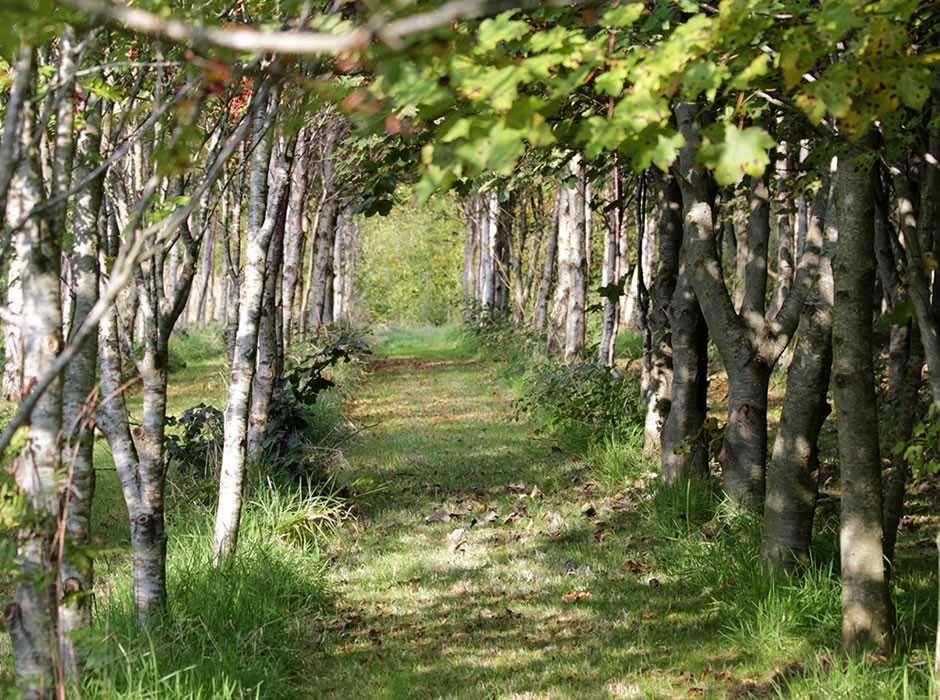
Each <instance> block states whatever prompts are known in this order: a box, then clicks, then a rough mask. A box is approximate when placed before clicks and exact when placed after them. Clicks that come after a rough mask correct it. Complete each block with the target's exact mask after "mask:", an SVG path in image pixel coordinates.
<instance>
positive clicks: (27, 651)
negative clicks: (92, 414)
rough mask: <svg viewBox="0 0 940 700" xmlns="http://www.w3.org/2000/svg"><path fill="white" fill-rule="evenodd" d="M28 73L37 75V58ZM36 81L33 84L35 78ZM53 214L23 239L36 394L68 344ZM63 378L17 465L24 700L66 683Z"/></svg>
mask: <svg viewBox="0 0 940 700" xmlns="http://www.w3.org/2000/svg"><path fill="white" fill-rule="evenodd" d="M28 70H29V71H30V73H31V74H32V76H33V78H35V62H32V63H31V65H30V66H29V67H28ZM31 83H32V81H31ZM35 121H36V115H35V106H34V103H31V104H30V105H29V106H27V107H26V108H25V109H24V114H23V124H22V127H21V134H20V136H21V142H20V143H21V151H20V154H21V159H20V162H19V163H18V165H17V167H16V170H15V172H14V174H13V178H12V180H11V182H10V194H9V199H8V202H7V206H8V208H9V211H10V215H11V217H10V218H15V219H16V220H20V219H21V218H22V217H24V216H25V215H26V214H28V213H29V212H31V211H32V210H33V208H34V207H36V206H37V205H38V204H39V203H40V201H41V200H42V199H43V197H44V192H43V186H42V178H41V173H40V166H39V153H38V139H35V140H34V135H35V128H36V124H35ZM50 223H51V222H50V221H49V219H48V218H46V217H45V216H34V217H32V218H30V219H29V220H27V221H26V223H24V225H23V226H22V227H21V229H20V231H19V232H18V234H17V236H16V254H17V257H18V258H20V260H22V267H21V272H20V278H21V285H22V292H23V316H22V319H23V320H22V341H23V378H22V386H23V387H24V388H25V389H26V390H27V391H28V390H29V388H30V387H31V385H32V384H34V383H35V382H36V381H37V380H38V379H39V378H40V377H42V376H43V375H45V374H46V373H47V372H48V371H49V369H50V367H51V366H52V363H53V362H54V361H55V357H56V354H57V353H58V352H59V350H60V349H61V347H62V336H61V329H62V306H61V297H60V289H59V265H60V259H61V250H60V245H61V241H60V240H59V237H58V234H60V233H61V229H56V228H55V227H53V226H51V225H50ZM61 429H62V380H61V377H60V378H57V379H55V380H54V381H53V382H52V384H51V385H50V386H49V388H48V389H47V390H46V392H45V393H44V394H43V395H42V396H41V397H40V398H39V400H38V401H37V403H36V405H35V406H34V407H33V410H32V412H31V413H30V418H29V439H28V442H27V443H26V445H25V447H24V448H23V449H22V451H21V452H20V454H19V457H18V458H17V460H16V466H15V478H16V483H17V486H18V487H19V488H20V490H21V491H22V492H23V493H24V494H25V496H26V498H27V500H28V502H29V504H30V506H31V507H32V508H33V509H34V513H33V515H32V517H30V518H27V519H26V522H25V523H23V525H21V527H20V532H19V555H20V557H21V564H20V576H19V580H18V581H17V585H16V591H15V593H14V595H13V601H12V602H10V603H8V604H7V606H6V608H5V609H4V611H3V617H4V622H5V623H6V627H7V631H8V632H9V633H10V639H11V641H12V642H13V664H14V668H15V670H16V675H17V678H18V687H19V689H20V690H21V692H22V695H23V697H24V698H27V699H32V698H52V697H54V696H55V693H56V689H57V688H58V687H59V684H60V683H61V678H60V676H59V672H58V669H59V666H58V638H57V625H58V621H57V607H56V593H57V591H56V588H57V586H56V566H55V564H56V552H55V549H54V545H53V542H54V538H55V535H56V529H57V519H58V516H59V513H60V503H59V493H58V486H59V484H58V482H57V478H56V472H57V470H58V469H59V465H60V451H59V450H60V446H59V436H60V431H61Z"/></svg>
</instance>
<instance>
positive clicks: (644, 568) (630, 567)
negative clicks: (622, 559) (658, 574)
mask: <svg viewBox="0 0 940 700" xmlns="http://www.w3.org/2000/svg"><path fill="white" fill-rule="evenodd" d="M623 568H624V569H626V570H627V571H635V572H638V573H639V572H642V573H646V572H649V571H652V570H653V567H652V566H650V565H649V564H639V563H637V562H635V561H633V560H632V559H627V562H626V563H625V564H624V565H623Z"/></svg>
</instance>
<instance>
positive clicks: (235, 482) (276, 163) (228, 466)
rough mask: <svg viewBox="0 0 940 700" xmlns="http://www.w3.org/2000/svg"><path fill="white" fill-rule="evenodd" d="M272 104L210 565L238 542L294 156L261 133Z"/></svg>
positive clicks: (252, 201) (257, 168)
mask: <svg viewBox="0 0 940 700" xmlns="http://www.w3.org/2000/svg"><path fill="white" fill-rule="evenodd" d="M275 95H276V93H275ZM276 108H277V101H276V99H272V100H271V102H270V105H269V107H268V109H267V110H266V111H265V112H260V110H259V114H257V115H256V116H255V119H256V120H257V121H256V122H255V134H256V135H257V137H260V141H261V143H260V145H259V146H258V147H257V148H256V149H255V155H254V158H253V161H252V173H251V191H250V194H249V203H248V216H249V221H248V237H247V241H246V244H245V280H244V282H243V283H242V288H241V293H240V295H239V312H238V342H237V343H236V347H235V357H234V362H233V363H232V369H231V372H230V375H229V391H228V403H227V406H226V410H225V437H224V441H223V446H222V471H221V477H220V482H219V507H218V511H217V513H216V521H215V534H214V539H213V552H214V555H213V565H214V566H221V565H223V564H225V563H226V562H227V561H228V559H229V558H230V557H231V556H232V555H233V554H234V553H235V548H236V545H237V542H238V527H239V522H240V519H241V509H242V500H243V496H244V484H245V457H246V451H245V448H246V444H245V443H246V432H247V428H248V410H249V402H250V400H251V387H252V382H253V380H254V374H255V356H256V352H257V347H258V323H259V318H260V315H261V300H262V296H263V293H264V275H265V263H266V260H267V249H268V244H269V243H270V241H271V237H272V235H273V233H274V228H275V225H276V224H277V222H278V220H279V219H280V208H281V204H282V199H283V196H284V191H285V190H286V188H287V179H288V178H287V173H288V172H289V169H290V158H291V156H292V152H291V151H292V145H290V144H289V145H288V147H287V152H286V153H285V154H283V155H281V156H274V157H273V159H272V155H271V150H272V148H271V143H270V136H262V135H263V134H265V132H266V131H267V129H268V127H269V125H270V124H271V122H272V120H273V119H274V115H275V113H276ZM272 160H273V162H272ZM269 167H270V168H272V169H273V171H274V184H273V186H272V187H271V189H270V191H268V188H267V180H268V171H269Z"/></svg>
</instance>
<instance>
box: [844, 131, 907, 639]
mask: <svg viewBox="0 0 940 700" xmlns="http://www.w3.org/2000/svg"><path fill="white" fill-rule="evenodd" d="M870 148H871V137H870V136H869V137H867V138H864V139H862V140H860V141H859V142H858V143H856V144H855V145H853V146H852V148H851V150H850V151H849V153H848V155H847V156H845V157H843V158H840V160H839V171H838V184H837V186H836V207H837V210H838V214H839V243H838V245H837V247H836V253H835V257H834V260H833V277H834V284H835V295H834V301H835V303H834V305H833V315H832V348H833V359H832V381H833V396H834V398H835V403H836V410H837V411H838V412H839V420H838V430H839V457H840V460H839V461H840V465H841V471H842V526H841V530H840V536H839V542H840V545H841V556H842V641H843V644H844V645H845V647H846V648H847V649H848V650H850V651H854V650H855V649H857V648H859V647H865V646H868V645H874V646H877V647H880V648H887V647H888V646H889V645H890V644H891V639H892V626H893V624H894V620H893V614H894V611H893V607H892V604H891V599H890V597H889V595H888V581H887V578H886V576H885V564H884V551H883V548H882V538H883V536H884V524H883V522H882V512H881V507H882V496H881V453H880V450H879V446H878V413H877V409H876V406H875V383H874V367H873V365H872V357H871V298H872V292H873V289H874V280H875V264H874V254H873V250H874V192H873V189H872V181H871V176H870V174H869V173H868V172H867V171H866V167H865V157H866V156H867V155H868V154H869V149H870ZM869 162H870V158H869Z"/></svg>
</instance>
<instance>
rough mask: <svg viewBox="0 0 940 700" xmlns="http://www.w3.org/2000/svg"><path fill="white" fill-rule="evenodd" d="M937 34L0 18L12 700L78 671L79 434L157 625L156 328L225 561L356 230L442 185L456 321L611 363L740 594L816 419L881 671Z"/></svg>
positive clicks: (938, 349)
mask: <svg viewBox="0 0 940 700" xmlns="http://www.w3.org/2000/svg"><path fill="white" fill-rule="evenodd" d="M937 19H938V17H937V9H936V7H935V6H934V5H932V4H930V3H922V2H916V1H913V0H911V1H908V2H905V1H903V0H875V1H873V2H864V3H863V2H860V1H856V0H850V1H838V2H837V1H831V2H830V1H826V2H821V3H818V4H811V5H807V4H805V3H797V2H791V1H790V0H777V1H776V2H772V3H767V2H765V1H764V0H723V1H722V2H721V3H718V4H711V3H704V2H697V1H696V0H652V1H648V2H625V1H622V0H611V1H609V2H599V3H577V2H574V3H546V4H542V3H527V2H518V3H512V2H510V3H505V2H500V3H495V2H488V1H487V0H449V1H448V0H443V1H441V2H419V3H400V2H396V3H391V2H388V3H386V2H377V3H359V2H347V3H335V2H331V3H322V4H317V3H313V4H311V3H295V2H285V3H259V2H243V3H236V4H230V3H209V4H203V5H200V6H198V7H190V6H188V5H187V4H185V3H173V2H156V3H150V4H148V5H146V7H144V6H141V7H137V6H132V5H129V4H128V5H125V4H122V3H106V2H99V1H98V0H57V1H55V2H53V1H52V0H30V1H29V2H27V3H22V4H20V5H17V6H16V7H15V8H11V9H10V11H9V18H8V21H7V24H6V27H5V28H4V29H2V30H0V61H2V63H0V68H2V71H0V95H2V103H0V107H2V115H0V116H2V132H0V214H2V222H3V236H2V240H3V256H2V262H0V266H2V267H0V274H2V275H3V276H4V278H5V284H4V285H3V289H4V293H5V296H4V298H3V299H2V303H3V314H2V321H3V324H4V336H3V337H4V356H5V361H6V364H5V369H4V383H3V385H4V391H5V392H6V393H7V397H6V398H7V400H8V401H9V402H11V406H12V407H13V412H12V413H11V416H12V417H11V418H10V420H9V421H8V422H7V424H6V425H5V426H4V431H3V434H2V437H0V449H2V450H3V454H4V456H5V457H4V458H5V459H7V460H11V464H12V467H11V469H10V471H11V473H12V474H13V475H14V477H15V486H14V485H13V484H7V485H5V486H4V487H3V488H4V489H6V490H4V492H3V493H4V495H5V497H7V498H6V500H5V501H4V505H2V506H0V513H2V516H3V521H4V523H5V524H6V525H7V526H8V527H11V528H15V531H16V535H15V543H16V546H15V547H13V548H12V549H10V551H9V557H8V558H9V562H7V563H6V564H5V565H4V571H5V573H7V574H8V575H9V577H10V578H11V580H13V581H14V583H15V591H16V592H15V594H14V595H13V596H12V598H11V599H10V600H9V602H8V603H7V605H6V608H5V609H4V620H5V624H6V628H7V631H8V632H9V635H10V639H11V643H12V648H13V658H14V661H15V672H16V675H17V679H18V680H17V683H18V687H19V689H20V691H21V692H22V694H23V696H24V697H30V698H46V697H64V696H65V694H66V692H67V691H66V688H67V687H69V683H79V684H80V683H81V678H82V676H83V674H84V673H85V672H86V667H88V668H91V666H92V665H90V664H89V660H88V659H87V658H85V657H86V654H87V649H86V648H85V647H83V646H82V645H81V644H78V643H75V641H74V640H73V636H74V638H75V639H80V638H81V635H82V633H83V631H84V630H87V628H89V627H91V626H92V625H93V620H92V612H93V606H92V604H91V601H92V597H91V594H92V592H93V591H94V590H95V579H94V576H93V568H92V561H93V557H94V551H93V550H94V549H95V547H94V543H95V542H96V540H95V535H94V524H93V522H92V518H91V512H92V505H93V501H94V498H95V473H96V468H98V469H100V465H98V467H96V463H97V461H98V460H100V456H99V455H100V454H103V453H102V452H101V451H100V450H98V451H96V448H95V446H94V442H95V440H94V438H95V432H94V428H95V427H97V428H98V432H99V433H100V435H101V436H102V437H103V438H104V440H105V441H106V443H107V447H108V451H109V453H110V458H111V459H112V460H113V464H114V468H115V470H116V472H117V474H118V476H119V481H120V490H121V493H122V496H123V499H124V502H125V505H126V516H127V523H128V538H129V539H128V541H129V545H130V549H131V551H132V567H133V599H134V607H135V610H136V617H137V620H138V623H139V624H140V625H141V626H143V627H145V628H148V629H154V628H156V627H158V626H159V625H160V624H162V623H163V622H164V621H165V620H166V619H167V617H168V616H172V615H173V614H174V613H173V610H174V608H173V605H172V601H170V600H168V592H167V591H168V588H167V548H168V546H169V547H172V546H173V543H172V540H171V538H170V537H169V535H168V530H167V513H166V489H167V470H168V466H167V465H168V462H169V460H170V459H171V454H170V452H168V450H170V448H168V444H170V443H168V440H169V439H170V437H169V436H168V434H167V425H168V408H167V403H168V392H169V391H170V389H169V388H168V387H169V386H170V384H169V382H170V380H169V371H170V364H171V340H175V339H176V338H178V337H179V336H180V334H181V333H183V332H185V331H186V329H187V328H190V327H196V326H213V327H219V328H220V329H221V331H220V332H221V334H222V336H223V337H224V345H225V352H226V357H227V360H228V368H227V374H226V377H225V380H224V385H225V387H226V391H227V393H226V397H227V398H226V404H225V412H224V418H223V420H222V430H223V434H224V439H223V440H222V443H221V447H220V462H219V463H220V470H219V473H218V475H217V478H218V487H217V492H218V496H217V498H218V500H217V512H216V517H215V529H214V537H213V539H212V561H211V565H212V566H215V567H219V568H222V569H225V568H226V567H230V566H233V565H234V564H233V562H237V559H238V554H237V543H238V541H239V540H238V537H239V526H240V521H241V517H242V510H243V505H244V503H245V497H246V490H247V488H248V487H247V475H248V473H249V470H250V469H251V468H254V467H253V465H255V466H257V465H258V464H261V463H263V462H264V460H265V458H266V455H268V454H269V453H268V452H267V450H270V449H272V445H271V441H272V438H271V437H270V431H272V430H274V428H272V427H271V426H272V420H273V419H272V418H271V415H272V413H271V412H272V410H273V409H272V408H271V407H272V405H274V404H275V403H276V402H277V397H278V396H279V394H278V391H282V390H283V387H284V386H285V382H286V381H287V379H286V377H287V375H288V370H289V368H290V367H291V366H292V365H291V357H292V352H291V351H292V349H295V350H296V349H298V348H305V347H309V346H311V345H312V344H318V343H319V344H318V345H317V347H323V344H322V343H321V341H322V340H323V338H324V337H327V336H326V335H325V334H326V333H327V331H326V329H327V328H332V327H334V326H339V327H344V328H349V327H352V326H354V325H355V324H356V323H357V308H358V307H357V299H358V295H359V292H360V291H361V287H362V284H364V280H367V279H370V278H368V277H366V276H364V275H363V274H361V273H360V272H359V271H358V270H357V265H358V261H359V252H360V248H361V241H362V240H363V239H362V237H361V236H360V232H361V230H362V227H367V226H368V225H369V224H368V221H369V219H367V218H366V217H372V216H374V215H381V216H385V215H387V214H389V212H390V211H391V210H392V208H393V206H394V205H396V204H399V203H402V202H405V201H406V200H408V201H409V203H423V202H425V201H427V200H428V199H430V198H432V197H448V198H450V201H453V202H455V204H454V206H449V205H448V206H447V207H442V208H441V209H440V210H439V212H440V213H439V216H440V217H445V216H447V217H453V218H454V219H455V221H457V223H455V224H454V226H453V228H454V230H455V233H454V234H453V237H454V244H455V245H459V247H461V248H462V251H463V255H462V276H461V278H460V280H459V282H458V281H457V280H456V279H455V280H454V285H455V286H459V287H460V289H461V291H462V295H463V302H464V304H465V306H464V316H463V320H464V322H465V323H466V324H467V325H468V326H470V327H477V328H484V329H485V328H489V327H490V325H488V324H498V323H507V324H509V325H510V326H511V327H514V328H516V329H524V330H526V331H527V332H528V331H531V332H532V334H533V335H532V337H534V338H537V339H538V340H537V342H538V343H539V344H540V347H542V348H543V351H544V352H545V353H547V356H548V357H550V358H551V363H552V366H553V367H557V368H564V369H565V371H571V372H575V373H576V372H582V373H583V374H582V375H578V376H598V377H603V378H604V379H603V380H599V381H607V382H610V381H613V380H614V379H621V378H622V377H623V374H624V373H629V372H633V371H634V370H637V371H638V372H639V376H638V381H639V384H640V392H639V395H640V399H639V404H638V405H639V408H637V409H634V410H636V411H638V412H639V414H640V415H639V418H638V425H639V426H640V430H641V433H642V436H643V437H642V443H643V447H642V452H643V454H644V455H645V458H646V459H649V460H652V461H653V462H654V463H657V464H658V467H659V478H660V482H661V484H663V485H664V486H674V485H676V484H680V483H681V484H686V488H687V489H692V488H704V486H703V484H705V483H707V480H708V478H710V477H709V475H710V474H712V472H714V474H715V475H716V477H717V478H719V479H720V484H721V489H722V491H723V495H724V497H725V499H726V505H727V510H728V517H729V518H734V517H742V518H758V519H760V521H761V524H762V534H761V541H760V545H759V550H760V551H759V552H755V559H754V561H755V562H759V564H758V563H755V566H756V567H761V568H762V569H763V571H764V572H765V574H766V575H767V576H771V577H793V578H794V579H797V578H799V577H800V576H802V575H804V574H805V573H806V572H807V571H808V570H811V569H812V568H813V567H814V566H816V564H815V563H814V560H813V554H812V552H813V550H812V546H811V543H812V533H813V532H814V517H815V513H816V510H817V499H818V497H819V489H820V482H819V473H820V468H821V459H822V458H821V449H820V444H821V443H820V440H821V439H823V438H821V436H823V437H824V435H823V434H824V425H825V424H826V422H827V421H833V422H834V426H835V430H836V431H837V435H838V449H837V452H838V459H837V460H835V461H837V463H838V469H839V475H840V478H841V482H840V484H841V485H840V487H839V488H840V490H839V496H840V499H839V500H840V503H841V512H840V516H839V517H840V523H841V526H840V543H841V551H840V557H841V581H842V610H843V625H842V634H843V637H842V643H843V645H844V648H845V650H846V651H847V652H848V653H849V654H856V653H859V652H862V651H869V652H871V651H872V650H874V651H873V653H875V654H877V653H882V652H884V653H887V652H888V651H890V649H891V648H892V644H893V643H894V642H893V636H894V625H895V622H896V619H895V612H894V607H893V603H892V597H891V592H892V588H891V573H892V566H893V565H894V563H895V542H896V539H897V536H898V529H899V526H900V524H901V522H902V519H903V517H904V508H905V503H906V498H907V488H906V487H907V486H908V485H909V484H910V482H911V480H912V478H913V477H917V478H918V479H921V480H923V479H924V474H925V473H928V472H930V473H931V474H932V473H933V472H935V471H936V470H937V469H936V465H937V462H935V461H933V460H934V459H936V458H935V457H934V455H935V444H934V443H935V442H936V438H937V434H938V433H937V430H936V429H935V423H934V421H935V417H936V410H938V408H937V407H938V406H940V344H938V337H937V336H938V331H937V329H938V324H940V320H938V317H937V315H938V313H940V300H938V298H937V296H938V294H940V285H938V284H937V279H936V271H937V264H936V257H937V256H938V255H940V225H938V221H940V219H938V217H937V213H936V211H935V206H936V205H935V200H936V197H937V196H938V194H940V187H938V183H940V178H938V172H937V170H938V167H940V166H938V158H940V152H938V151H940V84H938V74H937V69H936V66H937V64H938V61H937V59H938V57H940V53H938V52H940V46H938V35H937V30H936V29H935V27H936V26H938V23H937ZM445 212H446V213H445ZM448 225H449V224H448ZM458 238H459V243H457V242H456V240H457V239H458ZM390 249H391V248H390ZM458 255H459V253H458ZM443 259H444V258H443V257H439V258H435V260H443ZM441 264H443V263H441ZM454 274H455V276H457V275H460V271H459V270H456V271H455V273H454ZM357 285H358V286H357ZM416 285H417V290H416V291H415V292H414V293H415V295H416V296H423V297H431V296H433V295H434V294H435V292H434V290H433V289H432V288H431V285H430V283H428V282H422V283H416ZM422 285H424V286H422ZM377 288H378V287H377ZM437 308H440V307H437ZM438 320H444V319H443V318H440V319H438ZM873 329H874V331H873ZM632 333H636V335H637V336H638V337H639V338H640V342H641V345H642V350H641V352H640V354H639V355H638V357H637V358H636V359H637V360H638V367H636V368H633V367H630V366H629V363H625V362H623V356H622V353H621V354H618V344H617V339H618V336H623V335H624V334H632ZM344 342H345V341H344ZM331 347H332V350H331V351H330V350H329V349H328V351H327V354H328V355H329V352H333V354H332V355H329V357H331V358H332V359H331V360H329V362H333V361H335V360H336V359H338V358H339V357H340V356H341V355H342V353H343V352H344V351H343V350H342V349H341V348H340V347H339V344H338V345H337V346H331ZM300 354H308V353H306V352H305V351H301V352H300ZM873 358H874V359H873ZM882 361H883V364H884V366H885V370H884V372H881V369H880V365H879V366H876V363H881V362H882ZM324 366H325V365H324ZM317 371H318V372H319V370H317ZM592 373H593V374H592ZM882 375H884V377H883V379H884V381H882ZM630 376H631V377H632V376H634V375H630ZM830 377H831V394H830V393H829V389H830ZM716 378H717V382H716ZM317 381H323V380H322V379H321V378H320V376H319V374H317V375H316V380H311V381H310V382H309V383H307V384H305V385H304V387H305V390H309V389H310V388H311V387H314V388H313V392H314V394H315V393H316V391H319V390H320V388H322V387H321V385H320V384H317V383H316V382H317ZM138 382H139V385H140V386H139V388H135V389H134V391H137V392H139V393H138V394H136V398H134V399H133V400H132V401H129V400H127V399H126V398H125V396H126V394H127V392H128V388H129V387H131V386H133V385H135V384H137V383H138ZM882 384H883V385H884V386H881V385H882ZM922 385H923V386H922ZM323 386H325V385H323ZM772 387H775V388H773V389H772ZM922 388H923V390H924V392H923V393H929V395H930V400H929V401H926V402H925V401H923V400H921V393H922V392H921V389H922ZM772 392H774V393H776V394H782V396H780V397H779V398H780V402H779V403H780V406H781V408H780V412H779V418H777V417H776V415H777V414H776V413H775V410H776V409H775V408H774V404H773V401H772V396H771V393H772ZM830 397H831V398H830ZM595 400H596V399H595ZM600 400H606V399H600ZM132 404H133V405H132ZM928 409H929V410H928ZM770 414H774V416H775V417H774V420H772V421H770V422H769V421H768V417H769V415H770ZM886 415H890V418H888V419H885V418H884V416H886ZM274 422H275V423H276V421H274ZM769 430H770V433H771V434H773V436H774V439H773V441H771V440H770V438H769V437H768V435H769ZM885 446H887V449H886V448H885ZM889 452H890V455H889V454H888V453H889ZM830 461H832V460H830ZM888 467H890V469H888ZM912 467H913V468H912ZM931 478H932V476H931ZM14 496H15V497H14ZM213 498H215V496H213ZM687 498H688V495H687ZM213 502H214V503H216V501H213ZM122 517H123V516H122ZM4 551H6V550H4ZM206 565H207V566H208V565H209V562H206ZM937 659H938V661H937V663H938V664H940V655H938V656H937ZM937 673H938V674H940V666H938V669H937Z"/></svg>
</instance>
